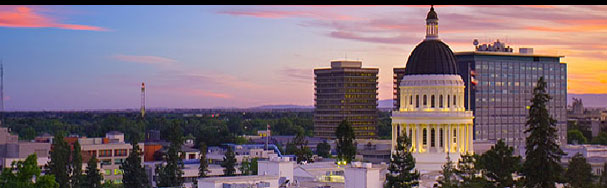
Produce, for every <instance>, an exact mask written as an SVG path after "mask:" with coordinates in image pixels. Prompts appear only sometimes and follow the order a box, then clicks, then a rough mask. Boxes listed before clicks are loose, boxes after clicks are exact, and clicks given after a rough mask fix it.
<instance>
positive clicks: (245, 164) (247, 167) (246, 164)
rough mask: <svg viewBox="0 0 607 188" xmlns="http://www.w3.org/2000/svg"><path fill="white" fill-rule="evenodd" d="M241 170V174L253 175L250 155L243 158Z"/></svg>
mask: <svg viewBox="0 0 607 188" xmlns="http://www.w3.org/2000/svg"><path fill="white" fill-rule="evenodd" d="M239 170H240V173H241V175H245V176H246V175H251V174H252V172H251V170H252V169H251V162H250V160H249V158H248V157H245V158H244V159H242V162H241V163H240V168H239Z"/></svg>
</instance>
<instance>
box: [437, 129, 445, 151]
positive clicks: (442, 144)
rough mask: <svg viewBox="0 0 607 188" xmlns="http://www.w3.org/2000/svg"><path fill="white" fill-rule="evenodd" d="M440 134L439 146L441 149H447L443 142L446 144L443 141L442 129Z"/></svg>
mask: <svg viewBox="0 0 607 188" xmlns="http://www.w3.org/2000/svg"><path fill="white" fill-rule="evenodd" d="M438 132H439V136H440V137H439V138H438V141H439V146H440V147H445V144H444V143H443V142H444V141H443V128H440V129H439V130H438Z"/></svg>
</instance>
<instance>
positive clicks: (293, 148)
mask: <svg viewBox="0 0 607 188" xmlns="http://www.w3.org/2000/svg"><path fill="white" fill-rule="evenodd" d="M296 153H297V145H296V144H295V142H294V140H291V141H289V142H287V148H286V150H285V153H284V154H285V155H295V154H296Z"/></svg>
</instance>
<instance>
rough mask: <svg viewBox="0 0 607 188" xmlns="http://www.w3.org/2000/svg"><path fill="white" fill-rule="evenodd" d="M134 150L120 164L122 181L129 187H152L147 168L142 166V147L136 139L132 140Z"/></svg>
mask: <svg viewBox="0 0 607 188" xmlns="http://www.w3.org/2000/svg"><path fill="white" fill-rule="evenodd" d="M131 145H132V147H133V151H132V152H131V153H129V156H128V157H127V158H126V160H125V161H124V162H123V163H122V165H121V166H120V169H122V171H123V174H122V183H123V185H124V186H125V187H128V188H149V187H151V185H150V182H149V181H148V178H147V174H146V173H145V168H144V167H143V166H141V163H142V161H141V155H142V153H141V149H140V148H139V144H137V141H136V139H133V140H132V141H131Z"/></svg>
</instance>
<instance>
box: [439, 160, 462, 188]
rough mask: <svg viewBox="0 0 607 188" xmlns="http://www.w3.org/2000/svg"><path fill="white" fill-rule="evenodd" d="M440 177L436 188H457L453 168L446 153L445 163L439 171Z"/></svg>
mask: <svg viewBox="0 0 607 188" xmlns="http://www.w3.org/2000/svg"><path fill="white" fill-rule="evenodd" d="M440 174H441V176H440V177H439V178H438V187H442V188H456V187H459V186H458V183H459V182H458V180H457V177H456V176H455V166H454V165H453V162H452V161H451V158H450V157H449V153H447V163H445V164H444V165H443V169H442V170H441V171H440Z"/></svg>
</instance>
